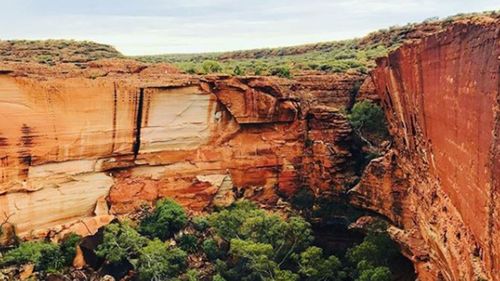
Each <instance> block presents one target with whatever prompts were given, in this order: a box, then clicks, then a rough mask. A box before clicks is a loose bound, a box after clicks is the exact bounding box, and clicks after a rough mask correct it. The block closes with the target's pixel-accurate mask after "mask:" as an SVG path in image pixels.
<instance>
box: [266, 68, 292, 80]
mask: <svg viewBox="0 0 500 281" xmlns="http://www.w3.org/2000/svg"><path fill="white" fill-rule="evenodd" d="M271 75H273V76H278V77H281V78H288V79H290V78H292V74H291V73H290V68H288V67H285V66H282V67H275V68H273V69H271Z"/></svg>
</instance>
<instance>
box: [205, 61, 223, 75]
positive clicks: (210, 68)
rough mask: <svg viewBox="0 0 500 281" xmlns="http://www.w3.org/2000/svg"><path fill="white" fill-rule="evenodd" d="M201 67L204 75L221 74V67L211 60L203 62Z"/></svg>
mask: <svg viewBox="0 0 500 281" xmlns="http://www.w3.org/2000/svg"><path fill="white" fill-rule="evenodd" d="M201 67H202V68H203V71H204V73H217V72H222V66H221V65H220V64H219V63H218V62H216V61H213V60H206V61H204V62H203V64H202V65H201Z"/></svg>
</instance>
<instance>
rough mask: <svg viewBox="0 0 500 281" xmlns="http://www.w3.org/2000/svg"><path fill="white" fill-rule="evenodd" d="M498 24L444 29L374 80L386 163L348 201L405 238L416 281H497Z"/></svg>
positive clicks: (395, 58) (382, 67) (400, 53)
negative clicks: (389, 139) (387, 142)
mask: <svg viewBox="0 0 500 281" xmlns="http://www.w3.org/2000/svg"><path fill="white" fill-rule="evenodd" d="M499 24H500V22H499V20H498V18H497V19H492V18H490V19H487V20H479V19H478V20H474V19H472V20H467V21H462V22H459V23H456V24H453V25H450V26H449V27H448V28H447V29H446V30H443V31H442V32H439V33H436V34H433V35H430V36H428V37H425V38H423V39H420V40H417V41H415V42H413V43H412V44H406V45H404V46H402V47H401V48H399V49H398V50H396V51H395V52H393V53H391V54H390V55H389V56H388V58H385V59H381V60H379V62H378V64H379V66H378V68H377V69H376V70H375V71H374V73H373V75H372V76H373V78H374V82H375V85H376V89H377V91H378V93H379V95H380V97H381V103H382V105H383V106H384V108H385V111H386V116H387V118H388V120H389V123H390V131H391V134H392V135H393V136H394V153H392V154H388V155H386V157H385V158H384V159H379V160H375V161H373V162H372V163H371V164H370V166H369V167H367V173H365V176H364V177H363V179H362V180H361V182H360V184H359V185H358V186H357V187H356V188H355V190H354V191H352V193H351V195H352V196H353V197H352V198H353V202H354V203H355V204H357V205H360V206H363V207H365V208H369V209H372V210H374V211H376V212H379V213H381V214H383V215H385V216H386V217H388V218H390V219H391V220H392V221H393V222H394V223H395V224H396V225H397V226H399V227H401V228H402V229H403V230H404V233H403V234H401V235H399V236H400V237H404V238H401V239H402V240H404V242H402V243H403V244H406V246H407V247H408V248H409V249H411V252H413V253H414V261H415V262H417V269H418V270H419V276H420V279H421V280H439V279H440V278H441V279H444V280H479V279H488V280H495V281H497V280H500V271H499V270H500V219H499V213H500V205H499V204H498V203H497V202H498V198H499V197H500V194H499V190H500V189H499V182H500V181H498V176H499V175H500V164H499V163H500V154H499V153H498V151H499V147H500V142H499V139H498V137H496V136H498V135H499V134H500V120H499V108H500V106H499V98H498V97H499V88H498V85H499V61H498V59H497V58H498V57H499V55H500V48H499V42H500V41H499V33H498V26H499ZM422 252H427V253H426V256H425V257H424V256H420V254H416V253H422Z"/></svg>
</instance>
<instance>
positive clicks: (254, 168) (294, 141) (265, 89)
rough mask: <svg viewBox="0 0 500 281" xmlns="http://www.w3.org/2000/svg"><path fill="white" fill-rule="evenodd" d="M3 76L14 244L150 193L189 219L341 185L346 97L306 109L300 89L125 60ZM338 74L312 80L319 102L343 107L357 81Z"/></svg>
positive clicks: (80, 224) (2, 167)
mask: <svg viewBox="0 0 500 281" xmlns="http://www.w3.org/2000/svg"><path fill="white" fill-rule="evenodd" d="M9 67H10V70H11V71H10V72H7V71H4V72H3V74H1V75H0V92H1V93H2V97H1V100H0V113H1V114H2V116H3V118H4V120H5V121H4V123H3V125H2V128H1V129H0V140H1V141H0V153H1V154H0V157H1V164H0V175H1V184H0V203H1V204H0V216H2V217H0V219H5V218H8V222H9V223H11V224H13V225H15V227H16V231H17V234H18V235H20V236H22V237H26V236H28V237H44V236H47V235H49V236H52V235H54V234H57V233H65V232H67V231H77V232H79V233H81V234H84V235H85V234H90V233H93V232H95V231H96V229H97V228H98V227H99V226H101V225H103V224H106V223H109V221H111V220H112V219H113V218H114V216H117V215H125V214H128V213H130V212H133V211H134V210H136V209H137V208H140V207H141V205H142V204H151V203H152V202H154V201H155V200H157V199H159V198H162V197H172V198H175V199H176V200H177V201H179V202H180V203H181V204H183V205H184V206H186V207H188V208H189V210H191V211H202V210H204V209H205V208H207V207H209V206H211V205H228V204H230V203H231V202H232V201H233V200H234V199H235V198H237V197H246V198H253V199H255V200H259V201H261V202H266V203H270V204H273V203H274V202H276V201H277V200H278V198H279V196H285V197H286V196H290V195H292V194H293V193H294V192H295V191H296V190H297V189H299V188H302V187H303V186H312V185H318V187H319V188H320V189H322V190H328V189H329V188H330V186H331V185H336V186H338V187H339V188H343V187H344V186H347V185H348V184H345V183H344V182H352V181H353V177H354V173H353V172H352V169H353V167H352V166H351V162H350V161H349V159H348V158H349V157H350V153H349V150H348V146H349V144H348V139H349V137H350V133H351V131H350V128H349V126H348V124H347V121H346V119H345V117H344V116H343V115H342V114H341V113H340V109H341V108H343V107H344V106H346V104H347V103H348V99H346V98H338V99H333V100H328V101H326V102H324V103H322V104H321V103H318V102H317V101H314V102H312V101H311V100H310V98H309V96H308V94H311V93H313V92H314V91H313V90H312V89H311V87H313V85H311V84H308V83H305V82H301V81H292V80H282V79H273V78H258V77H246V78H245V77H242V78H230V77H224V76H212V77H210V76H207V77H192V76H185V75H170V74H165V73H164V70H163V68H161V70H160V71H158V70H157V69H156V68H155V67H152V68H144V67H141V66H137V65H135V64H133V63H132V64H130V63H129V64H126V65H125V66H123V65H122V66H120V67H117V66H115V65H112V64H110V63H103V64H100V65H99V64H97V65H96V66H93V65H90V66H89V67H88V68H85V69H83V70H82V69H74V68H72V67H69V66H68V67H59V68H49V69H40V68H39V67H37V66H36V67H32V66H29V65H10V66H9ZM5 68H6V67H5ZM44 72H45V73H46V72H49V73H50V72H51V73H52V74H51V75H50V77H44V76H43V73H44ZM339 78H342V79H339ZM350 78H351V76H339V75H335V76H332V77H321V78H317V79H324V80H325V79H326V80H325V81H335V80H338V81H340V82H339V85H342V87H340V86H339V88H338V89H336V88H334V87H332V86H331V85H330V84H329V83H328V84H327V83H325V84H324V85H325V86H323V87H326V88H325V89H324V90H322V91H323V93H324V92H328V91H332V89H333V90H334V91H336V94H337V96H339V97H342V96H345V97H349V95H350V91H351V89H350V88H349V82H348V81H351V82H350V83H351V85H352V84H353V83H354V82H355V81H356V80H359V77H355V79H351V80H349V79H350ZM310 79H314V78H308V80H310ZM317 79H316V80H317ZM315 87H316V90H317V91H320V90H321V88H318V86H315ZM342 93H343V94H342ZM306 143H307V145H306ZM306 146H307V147H308V148H307V149H306ZM306 150H307V151H308V152H307V153H304V151H306ZM303 167H306V169H304V168H303ZM339 172H341V173H339ZM334 173H337V175H336V176H335V177H331V175H332V174H334ZM108 208H109V210H108Z"/></svg>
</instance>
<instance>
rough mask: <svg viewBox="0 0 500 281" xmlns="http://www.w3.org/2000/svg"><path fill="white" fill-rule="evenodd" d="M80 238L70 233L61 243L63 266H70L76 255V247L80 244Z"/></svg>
mask: <svg viewBox="0 0 500 281" xmlns="http://www.w3.org/2000/svg"><path fill="white" fill-rule="evenodd" d="M81 239H82V237H81V236H79V235H76V234H74V233H71V234H70V235H69V236H67V237H65V238H64V239H63V241H62V242H61V252H62V256H63V258H64V261H65V264H72V263H73V259H74V258H75V255H76V246H77V245H78V244H79V243H80V241H81Z"/></svg>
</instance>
